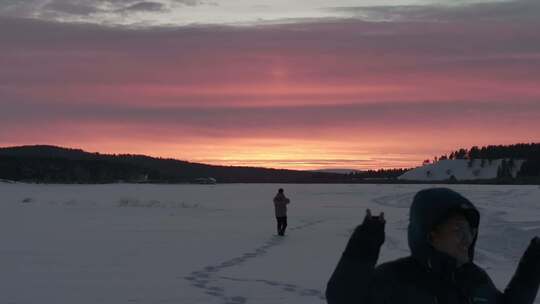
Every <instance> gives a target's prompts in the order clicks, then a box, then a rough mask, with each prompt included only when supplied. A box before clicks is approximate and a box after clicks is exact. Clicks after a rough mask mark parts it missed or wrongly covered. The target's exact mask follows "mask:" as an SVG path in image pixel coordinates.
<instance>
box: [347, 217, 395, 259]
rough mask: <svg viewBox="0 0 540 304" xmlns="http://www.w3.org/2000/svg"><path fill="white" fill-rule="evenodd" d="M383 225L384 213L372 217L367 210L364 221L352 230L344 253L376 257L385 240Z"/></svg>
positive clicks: (384, 221)
mask: <svg viewBox="0 0 540 304" xmlns="http://www.w3.org/2000/svg"><path fill="white" fill-rule="evenodd" d="M385 224H386V220H385V218H384V212H381V213H380V215H379V216H373V215H372V214H371V210H369V209H367V210H366V216H365V217H364V221H363V222H362V224H361V225H360V226H358V227H356V229H355V230H354V232H353V234H352V235H351V238H350V239H349V243H348V244H347V248H346V249H345V252H346V253H347V254H351V255H355V256H358V255H362V254H364V253H368V254H376V255H378V252H379V249H380V247H381V246H382V244H383V243H384V240H385V233H384V227H385Z"/></svg>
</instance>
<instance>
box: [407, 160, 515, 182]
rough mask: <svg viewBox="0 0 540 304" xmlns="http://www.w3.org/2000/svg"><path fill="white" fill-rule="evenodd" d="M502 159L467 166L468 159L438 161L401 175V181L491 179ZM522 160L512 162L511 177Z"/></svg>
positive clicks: (475, 162) (476, 162) (495, 174)
mask: <svg viewBox="0 0 540 304" xmlns="http://www.w3.org/2000/svg"><path fill="white" fill-rule="evenodd" d="M502 161H503V160H502V159H496V160H492V161H491V162H490V161H488V160H480V159H475V160H474V161H473V162H472V164H471V166H469V160H468V159H452V160H450V159H448V160H440V161H438V162H436V163H434V164H428V165H424V166H421V167H418V168H415V169H413V170H411V171H408V172H406V173H405V174H403V175H401V176H400V177H399V178H398V179H401V180H416V181H443V180H448V179H450V178H451V176H454V177H455V178H456V180H476V179H493V178H496V177H497V170H498V169H499V167H500V166H501V164H502ZM523 162H524V160H514V167H513V168H512V169H511V174H512V176H514V177H515V176H516V174H517V173H518V172H519V170H520V168H521V165H522V164H523Z"/></svg>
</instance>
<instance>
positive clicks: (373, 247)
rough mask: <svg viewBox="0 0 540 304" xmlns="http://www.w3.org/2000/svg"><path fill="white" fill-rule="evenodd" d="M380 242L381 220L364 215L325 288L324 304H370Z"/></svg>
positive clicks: (381, 235) (374, 283)
mask: <svg viewBox="0 0 540 304" xmlns="http://www.w3.org/2000/svg"><path fill="white" fill-rule="evenodd" d="M383 243H384V223H381V222H379V221H378V220H369V219H367V218H366V219H365V220H364V223H363V224H362V225H360V226H358V227H357V228H356V229H355V231H354V232H353V234H352V235H351V237H350V239H349V242H348V243H347V247H346V248H345V251H344V252H343V254H342V256H341V259H340V260H339V262H338V264H337V266H336V269H335V270H334V272H333V274H332V276H331V277H330V280H329V282H328V284H327V288H326V300H327V303H328V304H368V303H369V304H372V303H379V302H375V301H374V298H373V296H372V294H371V292H372V291H374V290H376V289H378V288H376V286H375V285H376V284H377V280H376V276H375V265H376V264H377V259H378V257H379V252H380V248H381V246H382V244H383Z"/></svg>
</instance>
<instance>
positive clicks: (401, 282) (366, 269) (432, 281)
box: [326, 188, 540, 304]
mask: <svg viewBox="0 0 540 304" xmlns="http://www.w3.org/2000/svg"><path fill="white" fill-rule="evenodd" d="M479 223H480V214H479V212H478V210H477V209H476V208H475V207H474V205H473V204H472V203H471V202H470V201H469V200H468V199H466V198H465V197H463V196H461V195H460V194H459V193H457V192H455V191H452V190H450V189H446V188H432V189H426V190H422V191H420V192H418V193H417V194H416V196H415V197H414V200H413V203H412V205H411V209H410V222H409V228H408V239H409V247H410V249H411V255H410V256H408V257H404V258H401V259H398V260H395V261H391V262H388V263H384V264H381V265H379V266H377V267H375V265H376V264H377V259H378V257H379V252H380V248H381V246H382V244H383V243H384V239H385V233H384V226H385V220H384V214H382V213H381V215H380V216H378V217H375V216H371V213H370V211H369V210H368V211H367V214H366V218H365V219H364V222H363V223H362V225H360V226H358V227H357V228H356V230H355V231H354V232H353V234H352V236H351V238H350V239H349V242H348V244H347V247H346V248H345V251H344V253H343V255H342V257H341V259H340V261H339V263H338V265H337V267H336V269H335V270H334V273H333V274H332V277H331V278H330V281H329V282H328V286H327V289H326V298H327V301H328V303H329V304H383V303H385V304H401V303H411V304H428V303H429V304H480V303H482V304H533V303H534V301H535V298H536V295H537V293H538V287H539V285H540V238H538V237H535V238H534V239H533V240H532V241H531V243H530V245H529V247H528V248H527V249H526V250H525V253H524V254H523V257H522V258H521V261H520V263H519V266H518V268H517V270H516V273H515V274H514V276H513V278H512V280H511V281H510V283H509V284H508V286H507V288H506V289H505V291H504V292H500V291H499V290H497V288H496V287H495V285H494V284H493V282H492V281H491V279H490V278H489V276H488V274H487V273H486V272H485V271H484V270H483V269H482V268H480V267H479V266H478V265H476V264H474V262H473V258H474V247H475V243H476V238H477V236H478V226H479Z"/></svg>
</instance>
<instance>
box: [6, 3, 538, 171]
mask: <svg viewBox="0 0 540 304" xmlns="http://www.w3.org/2000/svg"><path fill="white" fill-rule="evenodd" d="M291 2H293V3H294V4H292V3H291ZM448 3H451V4H452V5H451V6H449V5H448ZM539 29H540V1H538V0H515V1H492V0H486V1H466V0H459V1H457V0H454V1H435V0H434V1H426V0H416V1H415V0H386V1H381V0H357V1H352V0H334V1H322V0H294V1H285V0H265V1H262V0H228V1H226V0H208V1H206V0H202V1H199V0H155V1H154V0H151V1H140V0H84V1H83V0H80V1H76V0H75V1H74V0H48V1H47V0H22V1H21V0H7V1H1V2H0V146H14V145H29V144H52V145H59V146H65V147H72V148H81V149H84V150H87V151H91V152H102V153H135V154H146V155H151V156H161V157H173V158H177V159H182V160H189V161H195V162H204V163H210V164H224V165H248V166H264V167H274V168H290V169H321V168H352V169H377V168H393V167H413V166H417V165H420V164H421V162H422V160H424V159H426V158H432V157H434V156H437V155H441V154H443V153H447V152H450V151H452V150H455V149H458V148H462V147H463V148H468V147H470V146H472V145H487V144H511V143H518V142H539V141H540V30H539Z"/></svg>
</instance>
